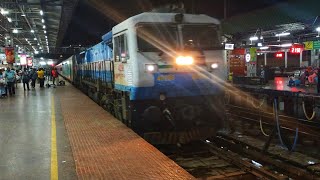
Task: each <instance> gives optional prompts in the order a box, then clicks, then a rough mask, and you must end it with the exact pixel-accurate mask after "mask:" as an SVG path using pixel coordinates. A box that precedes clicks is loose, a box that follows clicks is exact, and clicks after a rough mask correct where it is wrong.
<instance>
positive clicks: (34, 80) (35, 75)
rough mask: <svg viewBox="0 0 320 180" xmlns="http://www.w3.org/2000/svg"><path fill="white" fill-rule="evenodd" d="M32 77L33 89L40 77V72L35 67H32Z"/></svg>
mask: <svg viewBox="0 0 320 180" xmlns="http://www.w3.org/2000/svg"><path fill="white" fill-rule="evenodd" d="M30 77H31V87H32V89H34V88H35V87H36V80H37V78H38V73H37V71H36V69H35V68H34V69H32V71H31V76H30Z"/></svg>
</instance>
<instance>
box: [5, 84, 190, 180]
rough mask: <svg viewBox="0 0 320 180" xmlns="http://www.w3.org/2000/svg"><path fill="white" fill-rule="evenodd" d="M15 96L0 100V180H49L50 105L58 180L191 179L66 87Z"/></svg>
mask: <svg viewBox="0 0 320 180" xmlns="http://www.w3.org/2000/svg"><path fill="white" fill-rule="evenodd" d="M16 92H17V94H16V95H15V96H14V97H8V98H4V99H0V121H1V122H0V180H2V179H3V180H7V179H50V178H51V179H52V177H50V175H52V173H51V170H50V169H52V166H53V164H52V162H51V157H52V152H51V150H52V148H51V143H52V137H51V131H52V121H51V120H52V116H53V115H52V104H53V103H54V107H55V108H54V109H55V110H54V112H55V113H54V115H55V120H56V132H57V137H56V142H57V159H58V161H57V168H58V176H59V179H117V180H118V179H139V180H140V179H194V178H193V177H192V176H191V175H190V174H189V173H188V172H186V171H185V170H184V169H182V168H181V167H179V166H178V165H177V164H176V163H174V162H173V161H172V160H170V159H169V158H168V157H166V156H165V155H164V154H162V153H161V152H159V151H158V150H157V149H156V148H154V147H153V146H152V145H150V144H148V143H147V142H146V141H145V140H143V139H142V138H141V137H140V136H138V135H137V134H135V133H134V132H133V131H132V130H131V129H129V128H127V127H126V126H125V125H124V124H122V123H121V122H120V121H118V120H117V119H115V118H114V117H113V116H111V115H110V114H109V113H108V112H106V111H105V110H103V109H102V108H101V107H100V106H98V105H97V104H96V103H95V102H93V101H92V100H91V99H90V98H88V97H87V96H86V95H84V94H83V93H82V92H80V91H79V90H77V89H76V88H74V87H73V86H71V85H70V84H67V86H63V87H57V88H49V89H48V88H45V89H41V90H40V89H39V87H37V88H36V90H35V91H25V92H24V91H23V88H22V86H21V84H19V87H18V89H17V90H16ZM52 101H54V102H52Z"/></svg>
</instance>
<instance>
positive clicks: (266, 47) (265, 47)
mask: <svg viewBox="0 0 320 180" xmlns="http://www.w3.org/2000/svg"><path fill="white" fill-rule="evenodd" d="M260 49H262V50H264V49H269V47H268V46H264V47H260Z"/></svg>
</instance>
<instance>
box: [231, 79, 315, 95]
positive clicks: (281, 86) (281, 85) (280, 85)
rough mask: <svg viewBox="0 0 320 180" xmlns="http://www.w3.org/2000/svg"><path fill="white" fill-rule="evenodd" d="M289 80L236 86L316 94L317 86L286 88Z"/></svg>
mask: <svg viewBox="0 0 320 180" xmlns="http://www.w3.org/2000/svg"><path fill="white" fill-rule="evenodd" d="M288 82H289V78H287V77H276V78H275V79H274V80H272V81H269V82H268V83H267V84H266V85H237V86H244V87H247V88H262V89H267V90H269V89H270V90H277V91H289V92H303V93H310V94H317V85H315V84H313V85H308V86H304V85H300V86H288V84H289V83H288Z"/></svg>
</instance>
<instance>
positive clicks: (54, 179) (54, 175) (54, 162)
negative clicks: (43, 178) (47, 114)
mask: <svg viewBox="0 0 320 180" xmlns="http://www.w3.org/2000/svg"><path fill="white" fill-rule="evenodd" d="M54 106H55V103H54V96H53V95H52V96H51V173H50V174H51V178H50V179H51V180H58V157H57V128H56V113H55V107H54Z"/></svg>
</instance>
